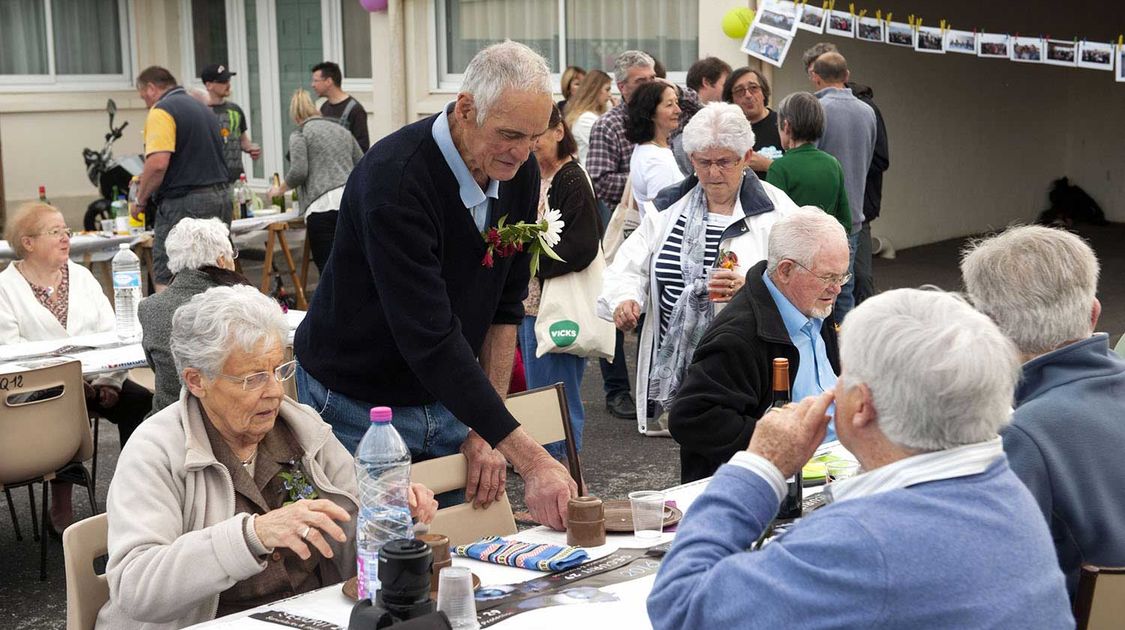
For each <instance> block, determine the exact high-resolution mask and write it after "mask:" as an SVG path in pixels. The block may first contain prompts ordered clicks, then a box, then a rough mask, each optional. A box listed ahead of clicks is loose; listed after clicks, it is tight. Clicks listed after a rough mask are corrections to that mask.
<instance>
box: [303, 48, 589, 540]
mask: <svg viewBox="0 0 1125 630" xmlns="http://www.w3.org/2000/svg"><path fill="white" fill-rule="evenodd" d="M551 105H552V100H551V83H550V72H549V69H548V67H547V62H546V61H544V59H543V58H542V57H540V56H539V55H538V54H536V53H535V52H533V51H532V50H531V49H530V48H528V47H527V46H524V45H522V44H518V43H515V42H504V43H501V44H496V45H493V46H490V47H488V48H486V49H484V50H482V51H481V52H479V53H478V54H477V55H476V56H475V57H474V58H473V59H472V61H471V62H470V63H469V66H468V67H467V68H466V69H465V76H464V81H463V83H462V88H461V92H460V93H459V94H458V95H457V99H456V100H455V101H454V102H452V103H450V104H449V105H448V106H447V107H445V108H444V109H443V110H442V111H441V112H440V113H438V114H437V115H435V116H431V117H429V118H427V119H425V120H421V121H419V122H416V123H414V124H411V125H407V126H406V127H403V128H402V129H399V130H398V131H396V132H395V133H393V134H391V135H389V136H387V137H386V138H384V139H383V140H381V141H379V142H377V143H376V144H375V145H374V146H373V147H371V150H370V151H368V152H367V154H366V155H365V156H364V158H363V160H362V161H361V162H360V163H359V164H358V165H357V166H356V168H355V170H354V171H353V172H352V175H351V177H350V178H349V179H348V184H347V187H346V188H345V190H344V196H343V199H342V202H341V205H340V217H339V224H338V226H337V228H336V242H335V244H334V246H333V248H332V254H331V256H330V258H329V261H328V264H327V266H326V267H325V270H324V274H323V275H322V276H321V280H320V285H319V286H318V287H317V290H316V296H315V298H314V299H313V302H312V304H311V305H310V306H309V313H308V316H307V317H306V318H305V320H304V322H302V324H301V326H300V328H299V329H298V330H297V336H296V340H295V343H294V349H295V352H296V356H297V360H298V362H299V369H298V372H297V390H298V395H299V397H300V399H301V402H304V403H307V404H309V405H311V406H312V407H313V408H314V409H316V410H317V411H319V412H320V414H321V416H323V417H324V419H325V420H326V421H327V422H329V423H330V424H331V425H332V427H333V430H334V432H335V433H336V436H337V437H338V438H339V439H340V441H341V442H343V443H344V445H345V446H347V447H348V448H349V449H351V450H352V451H354V450H355V448H356V446H357V445H358V444H359V441H360V439H361V438H362V437H363V434H364V432H365V431H366V430H367V427H368V426H369V422H368V410H369V409H370V407H372V406H375V405H387V406H390V407H392V408H393V409H394V419H393V420H392V422H393V424H394V426H395V428H396V429H398V432H399V433H400V434H401V435H402V437H403V439H404V440H405V441H406V444H407V446H408V447H409V448H410V452H411V455H412V457H413V458H414V460H415V461H418V460H422V459H429V458H432V457H440V456H443V455H450V454H454V453H457V452H458V451H460V452H461V453H464V454H465V456H466V457H467V458H468V464H469V474H468V484H467V486H466V488H465V494H466V497H467V498H468V499H469V500H472V501H474V503H476V504H477V505H480V506H487V505H488V504H490V503H491V502H492V501H495V500H496V499H497V498H498V497H499V496H500V495H502V494H503V492H504V484H505V472H506V465H507V461H509V460H510V461H511V462H512V465H513V466H514V467H515V469H516V471H518V472H519V473H520V474H521V475H522V476H523V479H524V481H525V482H526V484H527V489H526V503H527V506H528V508H529V509H530V511H531V513H532V516H534V517H535V518H536V519H538V520H539V521H540V522H542V523H544V524H547V525H550V526H551V527H554V528H555V529H562V528H563V527H564V526H565V514H566V504H567V501H568V500H569V499H570V497H571V496H574V495H575V494H576V493H577V489H576V487H575V484H574V482H573V481H572V480H571V479H570V476H569V474H568V473H567V471H566V469H565V468H563V466H562V465H561V464H559V463H558V462H557V461H555V460H554V459H552V458H551V456H550V455H548V454H547V452H546V451H545V450H544V449H543V448H542V447H541V446H539V445H538V444H537V443H536V442H535V441H534V440H532V439H531V437H530V436H529V435H528V434H527V433H526V432H525V431H524V430H523V429H522V428H520V426H519V423H517V422H516V420H515V419H514V418H513V417H512V415H511V414H510V413H509V412H508V411H507V409H506V408H505V406H504V402H503V400H502V399H501V396H502V395H503V394H504V393H506V392H507V390H508V380H509V378H510V375H511V370H512V360H513V357H514V356H515V340H516V327H517V325H518V324H519V323H520V321H521V320H522V319H523V315H524V313H523V305H522V301H523V298H524V296H525V295H526V293H527V283H528V277H529V271H530V270H529V262H530V261H529V258H528V255H527V254H526V253H517V254H515V255H512V256H508V257H497V258H496V259H495V261H494V264H493V265H492V266H484V265H483V264H482V259H483V257H484V254H485V251H486V247H487V246H486V243H485V241H484V239H483V238H482V236H481V234H482V232H484V231H485V230H487V229H488V227H489V226H495V225H496V224H497V221H498V220H499V219H500V218H501V217H504V216H506V217H507V221H508V223H515V222H518V221H528V222H534V221H535V220H536V218H537V217H536V209H537V205H538V202H539V168H538V166H537V165H536V163H535V160H534V159H529V158H530V153H531V150H532V147H533V145H534V144H535V141H536V140H537V139H538V138H539V136H540V135H542V134H543V133H544V132H546V130H547V122H548V120H549V118H550V115H551Z"/></svg>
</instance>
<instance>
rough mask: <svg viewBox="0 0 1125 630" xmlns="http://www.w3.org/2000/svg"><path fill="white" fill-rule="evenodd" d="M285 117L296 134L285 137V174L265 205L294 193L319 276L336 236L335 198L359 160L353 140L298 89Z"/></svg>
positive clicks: (337, 199)
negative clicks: (287, 117)
mask: <svg viewBox="0 0 1125 630" xmlns="http://www.w3.org/2000/svg"><path fill="white" fill-rule="evenodd" d="M289 117H290V118H292V119H293V123H294V124H296V125H297V128H296V129H294V130H293V131H292V132H290V133H289V156H288V157H289V172H287V173H285V181H284V182H282V183H281V186H280V187H278V186H271V187H270V189H269V191H268V192H267V193H266V196H267V197H268V198H270V199H272V198H274V197H276V196H279V195H283V194H285V192H286V191H288V190H292V189H294V188H297V189H298V190H297V201H298V202H299V203H300V204H301V212H302V213H303V214H304V216H305V228H306V238H308V239H309V249H310V251H311V253H312V257H313V262H314V263H316V269H317V271H319V272H321V273H324V265H326V264H327V263H328V254H329V253H330V252H331V251H332V239H333V238H334V237H335V235H336V219H337V217H339V216H340V198H341V197H342V196H343V194H344V184H346V183H348V175H351V174H352V169H353V168H355V165H356V164H359V161H360V160H361V159H363V150H362V149H360V148H359V144H358V143H356V140H355V137H353V136H352V134H351V133H350V132H349V131H348V130H347V128H346V127H344V126H343V125H341V124H340V123H339V122H338V121H337V120H336V119H334V118H324V117H322V116H321V115H320V110H318V109H317V108H316V105H314V104H313V101H312V98H311V97H310V96H309V93H308V92H307V91H305V90H304V89H302V88H297V90H296V91H295V92H293V98H291V99H289Z"/></svg>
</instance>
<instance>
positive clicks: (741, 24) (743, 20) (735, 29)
mask: <svg viewBox="0 0 1125 630" xmlns="http://www.w3.org/2000/svg"><path fill="white" fill-rule="evenodd" d="M753 22H754V11H753V10H752V9H749V8H747V7H737V8H734V9H731V10H730V11H727V14H726V15H724V16H723V32H724V33H726V35H727V37H730V38H732V39H742V38H743V37H746V31H748V30H750V24H752V23H753Z"/></svg>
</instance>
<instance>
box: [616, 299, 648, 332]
mask: <svg viewBox="0 0 1125 630" xmlns="http://www.w3.org/2000/svg"><path fill="white" fill-rule="evenodd" d="M640 318H641V305H640V304H637V301H636V300H625V301H624V302H622V303H620V304H618V305H617V308H616V309H614V310H613V325H614V326H617V329H618V330H620V331H621V332H629V331H630V330H633V329H634V328H636V327H637V322H638V321H640Z"/></svg>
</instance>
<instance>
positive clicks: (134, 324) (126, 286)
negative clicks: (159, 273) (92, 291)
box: [113, 243, 141, 341]
mask: <svg viewBox="0 0 1125 630" xmlns="http://www.w3.org/2000/svg"><path fill="white" fill-rule="evenodd" d="M140 301H141V260H140V259H139V258H137V255H136V254H134V253H133V250H131V249H129V244H128V243H122V244H121V245H120V246H119V248H118V251H117V254H116V255H115V256H114V257H113V312H114V314H115V315H116V316H117V336H118V337H119V338H120V339H121V340H122V341H138V340H139V339H140V338H141V322H140V320H138V319H137V305H138V304H139V303H140Z"/></svg>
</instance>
